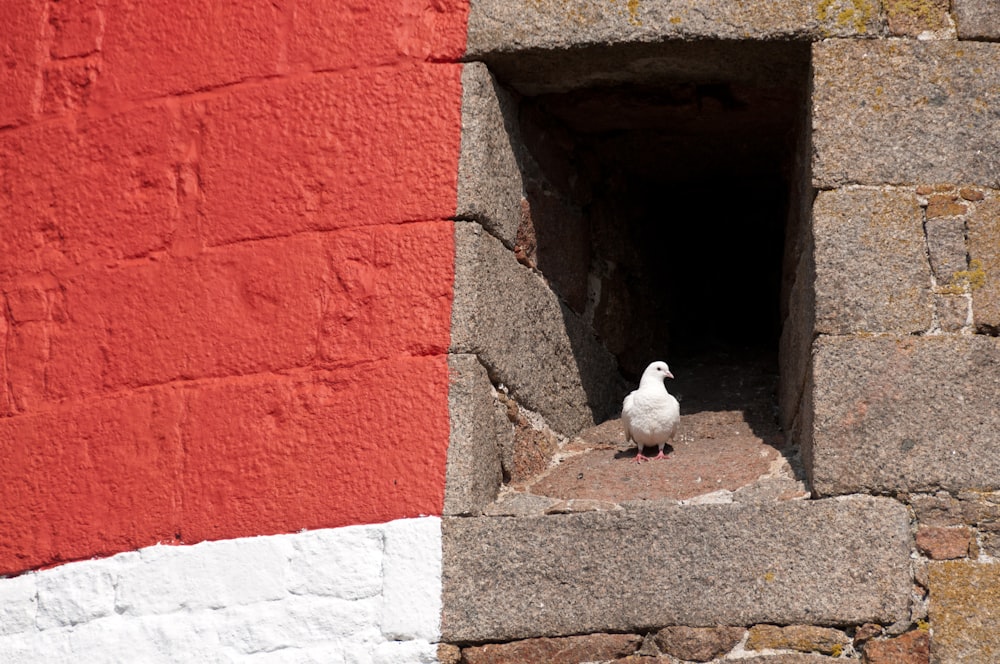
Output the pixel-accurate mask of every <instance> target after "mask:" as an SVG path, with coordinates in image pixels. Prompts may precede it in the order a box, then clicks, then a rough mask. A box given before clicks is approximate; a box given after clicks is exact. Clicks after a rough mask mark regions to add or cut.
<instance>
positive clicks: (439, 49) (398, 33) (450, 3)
mask: <svg viewBox="0 0 1000 664" xmlns="http://www.w3.org/2000/svg"><path fill="white" fill-rule="evenodd" d="M294 14H295V16H294V25H293V30H292V31H291V34H289V44H288V60H289V63H290V64H291V65H292V66H305V67H307V68H309V69H312V70H320V69H321V70H333V69H347V68H353V67H374V66H377V65H384V64H391V63H394V62H400V61H405V60H407V59H416V60H430V61H435V62H440V61H442V60H450V61H454V60H458V59H459V58H460V57H462V53H463V52H464V51H465V18H466V15H467V14H468V4H467V3H466V2H464V1H460V0H444V1H441V2H432V3H422V2H372V3H365V4H364V5H363V6H359V5H357V4H356V3H353V2H351V0H334V1H332V2H305V3H302V4H297V5H295V9H294Z"/></svg>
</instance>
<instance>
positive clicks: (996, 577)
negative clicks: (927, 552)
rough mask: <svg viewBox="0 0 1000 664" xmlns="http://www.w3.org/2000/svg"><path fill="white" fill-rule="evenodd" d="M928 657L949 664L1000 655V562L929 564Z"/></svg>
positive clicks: (981, 662)
mask: <svg viewBox="0 0 1000 664" xmlns="http://www.w3.org/2000/svg"><path fill="white" fill-rule="evenodd" d="M929 572H930V598H931V601H930V621H931V625H933V627H934V639H933V641H932V643H931V656H932V657H933V661H935V662H947V663H948V664H985V663H986V662H993V661H996V659H997V657H998V656H1000V594H998V593H997V588H998V587H1000V565H997V564H996V563H975V562H970V561H957V560H956V561H949V562H937V563H931V565H930V570H929Z"/></svg>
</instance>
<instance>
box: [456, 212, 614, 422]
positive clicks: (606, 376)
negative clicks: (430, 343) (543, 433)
mask: <svg viewBox="0 0 1000 664" xmlns="http://www.w3.org/2000/svg"><path fill="white" fill-rule="evenodd" d="M451 331H452V339H451V350H452V352H454V353H472V354H475V355H477V356H478V357H479V360H480V361H481V362H482V363H483V364H484V365H485V366H486V368H487V370H488V371H489V373H490V377H491V378H492V379H493V380H494V382H496V383H503V384H504V385H506V386H507V388H508V389H509V390H510V394H511V396H512V397H514V398H515V399H516V400H517V402H518V403H520V404H522V405H524V406H525V407H527V408H529V409H531V410H533V411H535V412H537V413H539V414H540V415H542V416H543V417H544V418H545V420H546V421H547V422H548V423H549V424H550V425H551V426H552V427H553V428H554V429H556V430H557V431H559V432H562V433H565V434H570V433H574V432H576V431H579V430H580V429H583V428H585V427H588V426H592V425H593V424H594V423H595V421H602V420H604V419H606V418H607V417H609V416H610V415H612V414H613V413H616V412H617V410H618V409H619V407H620V404H621V397H622V395H623V393H624V391H625V387H624V385H623V384H622V382H621V379H620V378H619V376H618V371H617V368H616V364H615V359H614V357H612V356H611V354H610V353H608V352H607V351H606V350H604V348H603V347H601V345H600V343H599V342H598V340H597V339H596V338H595V337H594V335H593V333H592V332H591V331H590V330H589V329H588V328H587V327H586V325H585V324H584V323H583V321H582V320H580V318H579V316H577V315H576V314H574V313H573V312H572V311H570V310H569V309H568V308H566V307H565V306H564V305H563V304H562V303H561V302H560V301H559V299H558V298H557V297H556V295H555V294H554V293H553V292H552V291H551V290H550V289H549V288H548V286H547V285H546V283H545V281H544V280H543V279H542V278H541V277H540V276H539V275H538V274H537V273H535V272H532V271H531V270H529V269H528V268H526V267H524V266H523V265H520V264H518V262H517V261H516V259H515V258H514V255H513V253H512V252H510V251H508V250H507V249H505V248H504V246H503V245H502V244H501V243H500V241H499V240H497V239H496V238H494V237H493V236H492V235H490V234H489V233H486V232H485V231H483V229H482V227H481V226H479V224H475V223H470V222H458V223H456V224H455V295H454V301H453V305H452V327H451Z"/></svg>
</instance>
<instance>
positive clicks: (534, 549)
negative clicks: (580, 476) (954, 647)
mask: <svg viewBox="0 0 1000 664" xmlns="http://www.w3.org/2000/svg"><path fill="white" fill-rule="evenodd" d="M443 541H444V586H443V591H442V592H443V597H444V614H443V618H442V631H443V638H444V639H445V640H446V641H451V642H459V643H461V642H475V641H504V640H511V639H517V638H526V637H532V636H558V635H567V634H578V633H587V632H604V631H622V632H628V631H633V630H648V629H651V628H656V627H659V626H665V625H689V626H712V625H747V624H753V623H761V622H774V623H780V624H787V623H792V624H795V623H805V624H819V625H824V624H826V625H829V624H858V623H863V622H869V621H870V622H877V623H880V624H888V623H892V622H895V621H897V620H899V619H901V618H904V617H906V618H908V616H909V613H908V611H909V593H910V586H911V580H910V571H909V569H910V561H909V555H910V545H911V542H910V532H909V515H908V513H907V510H906V508H905V506H903V505H902V504H900V503H898V502H896V501H893V500H889V499H884V498H871V497H852V498H848V499H833V500H822V501H803V502H786V503H778V504H770V505H763V504H759V505H740V504H729V505H702V506H672V507H659V508H655V507H649V508H645V507H643V508H637V509H634V510H622V511H616V512H589V513H584V514H571V515H558V516H544V517H533V518H519V519H509V518H490V517H481V518H474V519H470V518H450V519H445V520H444V524H443Z"/></svg>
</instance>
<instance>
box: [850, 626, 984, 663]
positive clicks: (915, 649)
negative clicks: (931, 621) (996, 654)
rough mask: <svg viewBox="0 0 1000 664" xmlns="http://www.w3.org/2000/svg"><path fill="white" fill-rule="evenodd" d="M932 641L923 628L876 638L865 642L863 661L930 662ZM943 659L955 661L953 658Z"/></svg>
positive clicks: (949, 661)
mask: <svg viewBox="0 0 1000 664" xmlns="http://www.w3.org/2000/svg"><path fill="white" fill-rule="evenodd" d="M930 643H931V637H930V634H928V633H927V632H925V631H923V630H914V631H912V632H907V633H906V634H903V635H902V636H897V637H896V638H894V639H876V640H874V641H869V642H868V643H866V644H865V648H864V651H863V654H862V658H861V661H862V662H864V664H930V661H931V655H930ZM941 661H942V662H948V663H949V664H952V662H955V660H951V659H943V660H941ZM977 661H979V660H977ZM982 661H983V662H986V661H988V660H982Z"/></svg>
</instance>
